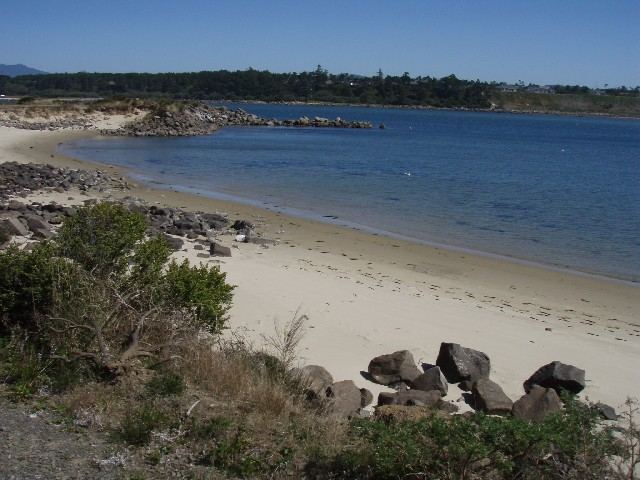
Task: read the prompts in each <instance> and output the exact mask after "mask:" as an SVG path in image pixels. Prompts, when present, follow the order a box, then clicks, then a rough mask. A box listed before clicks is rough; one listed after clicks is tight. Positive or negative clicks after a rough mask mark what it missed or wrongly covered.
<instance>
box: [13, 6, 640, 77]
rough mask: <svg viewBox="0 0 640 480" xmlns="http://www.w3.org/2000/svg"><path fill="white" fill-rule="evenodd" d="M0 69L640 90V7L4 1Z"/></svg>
mask: <svg viewBox="0 0 640 480" xmlns="http://www.w3.org/2000/svg"><path fill="white" fill-rule="evenodd" d="M0 63H9V64H12V63H24V64H27V65H29V66H32V67H35V68H40V69H42V70H46V71H50V72H76V71H99V72H131V71H135V72H165V71H175V72H178V71H199V70H217V69H221V68H226V69H231V70H236V69H246V68H248V67H253V68H256V69H267V70H271V71H275V72H291V71H298V72H299V71H304V70H313V69H314V68H315V66H316V65H317V64H321V65H322V66H323V67H324V68H326V69H328V70H329V71H330V72H332V73H340V72H351V73H359V74H365V75H371V74H374V73H375V72H377V70H378V68H382V70H383V71H384V72H385V73H388V74H402V73H403V72H405V71H408V72H409V73H410V74H411V75H412V76H416V75H431V76H437V77H441V76H444V75H449V74H451V73H454V74H455V75H457V76H458V77H460V78H465V79H476V78H479V79H481V80H498V81H507V82H515V81H518V80H522V81H524V82H525V83H529V82H532V83H538V84H555V83H561V84H584V85H590V86H603V85H604V84H605V83H606V84H609V85H611V86H614V85H627V86H637V85H640V0H600V1H596V0H537V1H527V0H481V1H479V0H469V1H456V0H446V1H445V0H442V1H428V0H422V1H420V0H406V1H401V0H389V1H382V0H370V1H364V0H352V1H350V0H324V1H318V0H315V1H305V0H295V1H294V0H286V1H285V0H282V1H278V0H270V1H269V0H228V1H214V0H210V1H206V0H173V1H171V0H153V1H152V0H102V1H95V0H74V1H71V0H20V1H15V0H2V2H1V3H0Z"/></svg>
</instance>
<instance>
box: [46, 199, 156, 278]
mask: <svg viewBox="0 0 640 480" xmlns="http://www.w3.org/2000/svg"><path fill="white" fill-rule="evenodd" d="M145 230H146V223H145V219H144V217H143V216H142V215H140V214H139V213H135V212H130V211H129V210H127V209H126V208H125V207H124V206H122V205H120V204H117V203H107V202H103V203H99V204H96V205H91V206H87V207H83V208H80V209H78V211H77V212H76V214H75V215H73V216H72V217H69V218H68V219H67V220H65V222H64V223H63V225H62V227H61V228H60V231H59V233H58V236H57V239H56V240H57V242H58V244H59V245H60V250H61V254H62V255H63V256H65V257H67V258H70V259H72V260H75V261H76V262H77V263H79V264H80V265H82V266H83V267H84V268H85V269H86V270H88V271H91V272H95V273H96V274H98V275H107V274H109V273H112V272H115V273H119V274H121V273H123V272H124V271H125V269H126V268H127V265H128V260H129V256H130V254H131V253H132V252H133V250H134V248H135V246H136V244H137V243H138V242H140V241H141V240H142V239H143V237H144V232H145Z"/></svg>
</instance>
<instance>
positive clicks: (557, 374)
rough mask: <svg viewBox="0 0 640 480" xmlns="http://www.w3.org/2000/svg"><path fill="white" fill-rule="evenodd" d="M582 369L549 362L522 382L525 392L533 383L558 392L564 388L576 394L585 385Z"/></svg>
mask: <svg viewBox="0 0 640 480" xmlns="http://www.w3.org/2000/svg"><path fill="white" fill-rule="evenodd" d="M584 374H585V372H584V370H582V369H580V368H577V367H574V366H573V365H567V364H564V363H562V362H558V361H555V362H551V363H549V364H547V365H544V366H543V367H540V368H539V369H538V370H536V372H535V373H534V374H533V375H531V377H529V379H528V380H527V381H525V382H524V390H525V392H529V391H530V390H531V388H532V387H533V386H534V385H539V386H541V387H545V388H553V389H554V390H555V391H556V392H557V393H558V394H559V393H561V392H562V391H563V390H566V391H567V392H569V393H572V394H574V395H575V394H578V393H580V392H581V391H582V390H584V387H585V381H584Z"/></svg>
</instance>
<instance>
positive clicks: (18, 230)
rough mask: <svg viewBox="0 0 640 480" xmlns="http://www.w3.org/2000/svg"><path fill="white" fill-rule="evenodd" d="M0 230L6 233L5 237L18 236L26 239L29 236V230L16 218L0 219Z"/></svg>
mask: <svg viewBox="0 0 640 480" xmlns="http://www.w3.org/2000/svg"><path fill="white" fill-rule="evenodd" d="M0 229H1V230H2V231H4V232H6V233H7V235H11V236H13V235H20V236H22V237H26V236H27V235H29V230H28V229H27V227H25V226H24V224H23V223H22V222H21V221H20V220H18V219H17V218H16V217H6V218H2V219H0Z"/></svg>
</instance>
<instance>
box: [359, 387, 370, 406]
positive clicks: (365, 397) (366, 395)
mask: <svg viewBox="0 0 640 480" xmlns="http://www.w3.org/2000/svg"><path fill="white" fill-rule="evenodd" d="M371 402H373V393H371V392H370V391H369V390H367V389H366V388H361V389H360V406H361V407H362V408H364V407H366V406H367V405H370V404H371Z"/></svg>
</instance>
